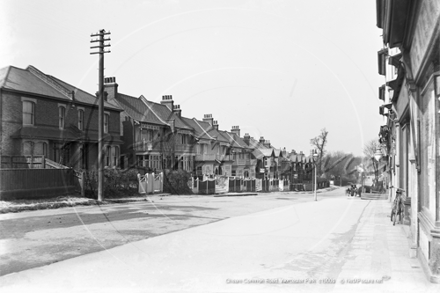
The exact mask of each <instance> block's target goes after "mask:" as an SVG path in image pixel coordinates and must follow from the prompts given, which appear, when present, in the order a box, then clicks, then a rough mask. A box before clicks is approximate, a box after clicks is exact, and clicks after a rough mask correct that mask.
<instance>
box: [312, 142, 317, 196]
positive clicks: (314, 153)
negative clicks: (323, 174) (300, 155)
mask: <svg viewBox="0 0 440 293" xmlns="http://www.w3.org/2000/svg"><path fill="white" fill-rule="evenodd" d="M312 158H313V164H314V165H315V194H314V195H315V201H317V200H318V195H317V193H316V189H317V188H318V186H317V184H316V183H317V178H316V177H317V176H316V173H317V172H316V169H317V168H316V160H317V159H318V153H317V152H316V149H315V150H313V156H312Z"/></svg>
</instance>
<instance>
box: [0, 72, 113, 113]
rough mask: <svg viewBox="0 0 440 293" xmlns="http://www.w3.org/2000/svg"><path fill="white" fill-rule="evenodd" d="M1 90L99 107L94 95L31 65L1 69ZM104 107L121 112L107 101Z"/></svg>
mask: <svg viewBox="0 0 440 293" xmlns="http://www.w3.org/2000/svg"><path fill="white" fill-rule="evenodd" d="M0 88H2V89H8V90H14V91H19V92H23V93H29V94H34V95H41V96H46V97H51V98H57V99H61V100H65V101H66V102H72V101H77V102H80V103H84V104H89V105H97V101H98V100H97V98H96V97H95V96H94V95H92V94H89V93H87V92H86V91H83V90H81V89H79V88H76V87H74V86H72V85H70V84H68V83H66V82H65V81H62V80H60V79H58V78H56V77H53V76H51V75H47V74H45V73H43V72H41V71H40V70H38V69H37V68H35V67H33V66H31V65H29V66H28V67H27V68H26V69H21V68H17V67H14V66H8V67H5V68H2V69H0ZM72 92H73V94H72ZM104 107H105V108H107V109H113V110H119V111H120V110H121V109H120V108H119V107H117V106H115V105H112V104H110V103H108V102H106V101H105V102H104Z"/></svg>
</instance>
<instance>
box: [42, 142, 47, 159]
mask: <svg viewBox="0 0 440 293" xmlns="http://www.w3.org/2000/svg"><path fill="white" fill-rule="evenodd" d="M43 156H45V157H47V143H46V142H43Z"/></svg>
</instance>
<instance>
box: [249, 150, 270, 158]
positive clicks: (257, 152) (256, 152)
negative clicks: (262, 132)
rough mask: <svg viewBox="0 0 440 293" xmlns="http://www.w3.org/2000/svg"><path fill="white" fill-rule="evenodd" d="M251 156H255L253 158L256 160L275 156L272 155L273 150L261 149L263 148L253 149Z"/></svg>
mask: <svg viewBox="0 0 440 293" xmlns="http://www.w3.org/2000/svg"><path fill="white" fill-rule="evenodd" d="M252 154H253V155H254V156H255V158H257V159H261V158H263V157H271V156H275V154H274V150H273V149H263V148H256V149H254V151H253V152H252Z"/></svg>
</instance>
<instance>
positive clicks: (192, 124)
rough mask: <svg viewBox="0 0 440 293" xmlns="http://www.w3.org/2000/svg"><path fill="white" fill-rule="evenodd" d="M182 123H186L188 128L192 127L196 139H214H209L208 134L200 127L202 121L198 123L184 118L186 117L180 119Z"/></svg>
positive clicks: (195, 120)
mask: <svg viewBox="0 0 440 293" xmlns="http://www.w3.org/2000/svg"><path fill="white" fill-rule="evenodd" d="M180 119H182V121H183V122H184V123H186V124H187V125H188V126H190V127H192V128H193V129H194V132H195V136H196V137H197V138H198V139H207V140H213V139H214V138H213V137H211V136H210V135H209V134H208V132H206V131H205V129H204V128H203V127H202V124H203V123H206V122H203V121H198V120H197V119H195V118H193V119H190V118H186V117H180Z"/></svg>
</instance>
